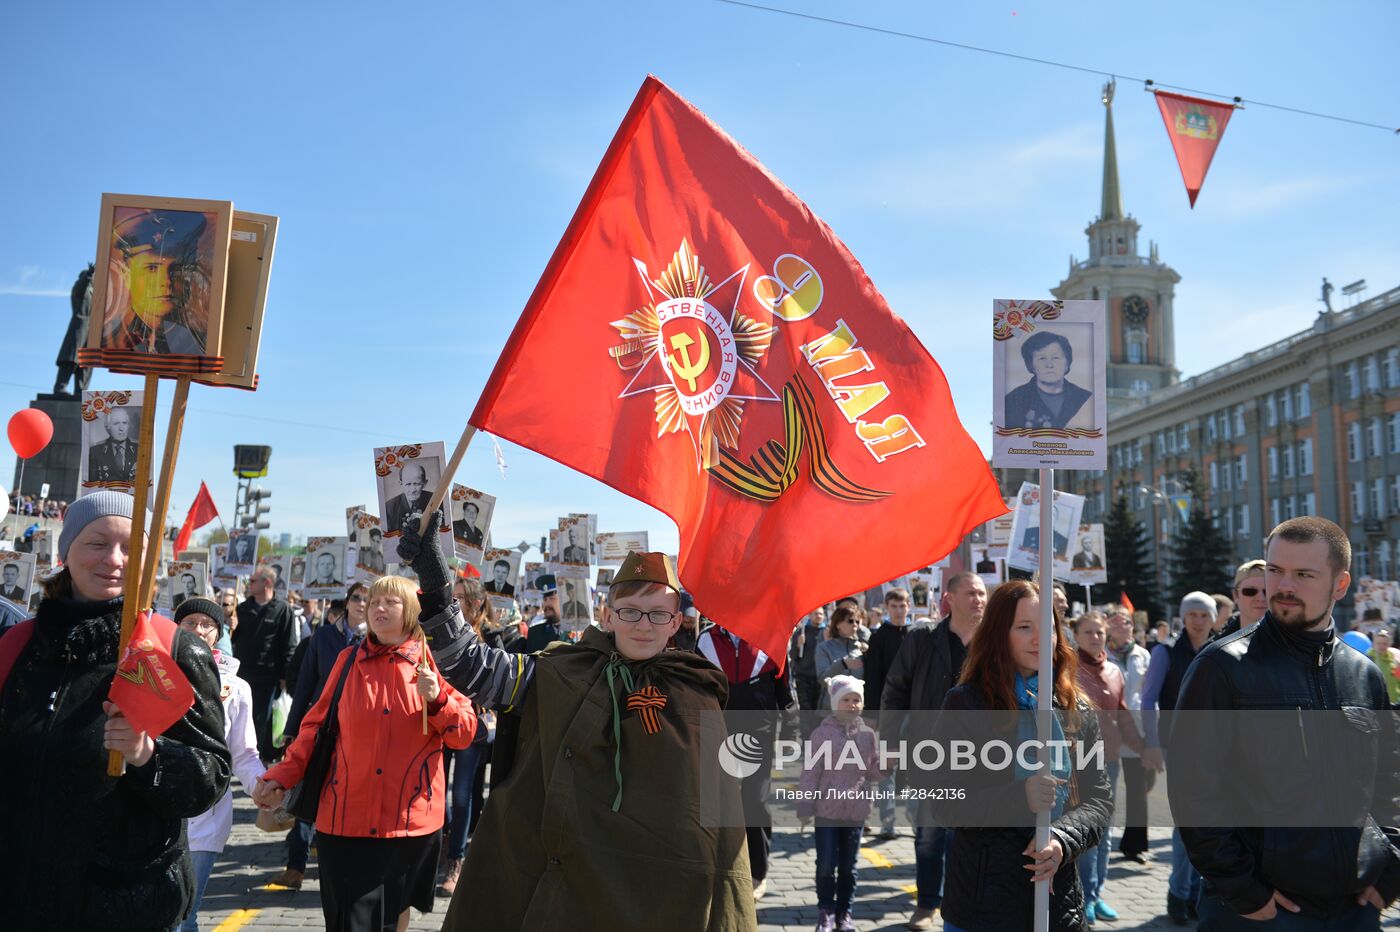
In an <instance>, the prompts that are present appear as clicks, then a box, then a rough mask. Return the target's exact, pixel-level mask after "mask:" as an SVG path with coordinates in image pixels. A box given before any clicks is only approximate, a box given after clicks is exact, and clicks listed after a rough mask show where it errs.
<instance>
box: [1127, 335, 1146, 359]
mask: <svg viewBox="0 0 1400 932" xmlns="http://www.w3.org/2000/svg"><path fill="white" fill-rule="evenodd" d="M1146 343H1147V335H1146V334H1144V333H1143V332H1142V331H1141V330H1138V329H1137V328H1136V327H1134V328H1133V329H1132V330H1129V331H1128V362H1130V363H1133V364H1134V365H1141V364H1142V363H1144V362H1146V361H1147V350H1146Z"/></svg>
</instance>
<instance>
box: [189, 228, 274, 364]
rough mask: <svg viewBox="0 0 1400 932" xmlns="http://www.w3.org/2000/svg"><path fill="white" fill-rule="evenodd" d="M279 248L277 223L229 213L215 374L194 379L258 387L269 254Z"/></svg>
mask: <svg viewBox="0 0 1400 932" xmlns="http://www.w3.org/2000/svg"><path fill="white" fill-rule="evenodd" d="M276 243H277V218H276V217H273V216H271V215H269V214H253V213H248V212H247V211H242V210H235V211H234V212H233V230H232V233H231V234H230V236H229V247H228V276H227V282H228V284H227V286H226V287H225V289H224V313H223V327H222V339H221V340H220V344H219V347H220V353H221V355H222V356H223V365H222V366H221V367H220V369H219V371H218V372H215V373H212V374H210V375H207V376H204V377H202V378H199V379H196V381H198V382H200V383H202V384H204V385H220V386H228V387H232V388H243V389H247V390H249V391H253V390H255V389H257V387H258V348H259V346H260V344H261V343H262V329H263V310H264V308H265V307H266V306H267V285H268V280H269V279H270V278H271V277H272V251H273V247H274V246H275V245H276Z"/></svg>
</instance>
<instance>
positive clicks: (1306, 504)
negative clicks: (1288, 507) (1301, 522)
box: [1303, 492, 1317, 515]
mask: <svg viewBox="0 0 1400 932" xmlns="http://www.w3.org/2000/svg"><path fill="white" fill-rule="evenodd" d="M1303 514H1305V515H1315V514H1317V499H1316V498H1315V497H1314V496H1313V493H1311V492H1308V493H1306V494H1305V495H1304V496H1303Z"/></svg>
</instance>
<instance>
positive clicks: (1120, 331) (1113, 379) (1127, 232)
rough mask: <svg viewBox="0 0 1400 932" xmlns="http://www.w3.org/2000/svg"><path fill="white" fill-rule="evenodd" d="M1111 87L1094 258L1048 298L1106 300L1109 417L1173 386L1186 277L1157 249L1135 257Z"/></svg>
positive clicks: (1106, 98)
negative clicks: (1177, 296)
mask: <svg viewBox="0 0 1400 932" xmlns="http://www.w3.org/2000/svg"><path fill="white" fill-rule="evenodd" d="M1113 91H1114V85H1113V83H1112V82H1110V83H1108V84H1106V85H1104V89H1103V105H1104V143H1103V202H1102V204H1101V206H1100V208H1099V216H1098V219H1096V220H1095V221H1094V222H1093V223H1091V224H1089V227H1088V229H1086V230H1085V231H1084V232H1085V233H1087V234H1088V236H1089V258H1087V259H1084V260H1082V261H1080V260H1077V259H1075V258H1074V257H1073V256H1071V257H1070V260H1069V275H1067V276H1066V277H1065V280H1064V281H1062V282H1060V284H1059V285H1058V286H1057V287H1055V288H1052V289H1050V293H1051V294H1053V295H1054V296H1055V297H1057V298H1061V299H1066V300H1067V299H1093V300H1103V301H1104V302H1105V303H1106V305H1107V308H1108V341H1107V342H1108V410H1109V414H1110V416H1111V415H1112V414H1114V413H1115V412H1117V411H1121V410H1123V409H1124V408H1128V407H1133V406H1136V405H1138V404H1141V403H1142V402H1143V401H1144V400H1145V399H1146V397H1147V395H1148V393H1149V392H1151V391H1153V390H1155V389H1158V388H1163V387H1165V386H1167V385H1174V384H1175V383H1176V381H1177V377H1178V375H1179V373H1178V372H1177V368H1176V346H1175V342H1174V341H1175V335H1174V333H1173V325H1172V294H1173V291H1174V288H1175V285H1176V283H1177V282H1179V281H1180V280H1181V276H1180V275H1178V274H1176V272H1175V271H1174V270H1173V269H1172V268H1171V267H1170V266H1168V265H1164V264H1163V263H1162V262H1161V261H1160V260H1159V259H1158V258H1157V244H1156V243H1150V244H1149V248H1148V255H1146V256H1142V255H1139V254H1138V230H1139V229H1140V227H1139V224H1138V222H1137V221H1136V220H1134V219H1133V217H1132V216H1131V215H1129V214H1124V213H1123V196H1122V194H1121V193H1120V191H1119V188H1118V153H1117V150H1116V147H1115V145H1114V139H1113Z"/></svg>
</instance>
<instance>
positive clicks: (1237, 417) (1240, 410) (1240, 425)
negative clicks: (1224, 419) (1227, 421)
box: [1230, 405, 1244, 437]
mask: <svg viewBox="0 0 1400 932" xmlns="http://www.w3.org/2000/svg"><path fill="white" fill-rule="evenodd" d="M1230 417H1231V418H1232V419H1233V420H1234V422H1235V436H1236V437H1243V436H1244V405H1235V410H1234V411H1231V412H1230Z"/></svg>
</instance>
